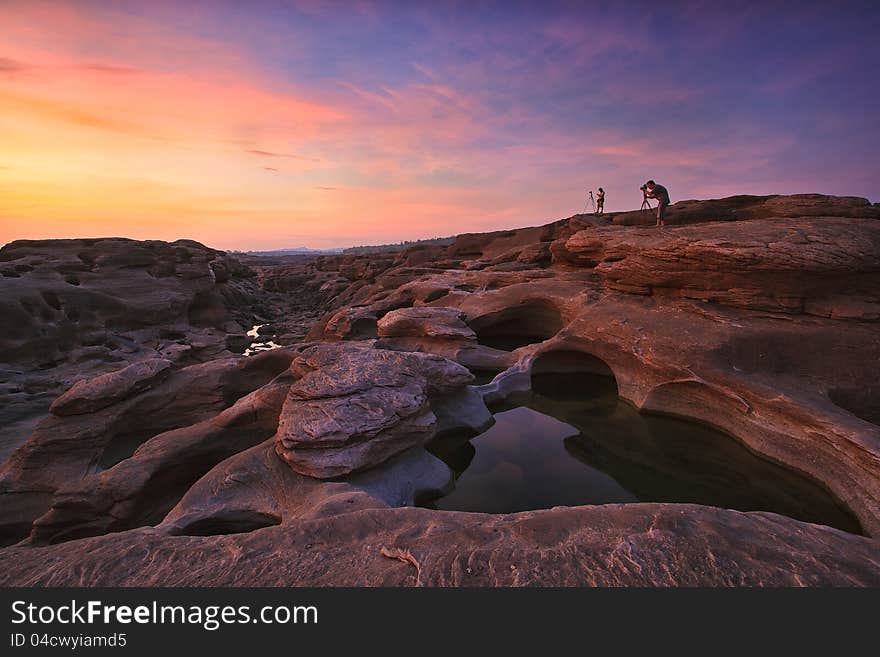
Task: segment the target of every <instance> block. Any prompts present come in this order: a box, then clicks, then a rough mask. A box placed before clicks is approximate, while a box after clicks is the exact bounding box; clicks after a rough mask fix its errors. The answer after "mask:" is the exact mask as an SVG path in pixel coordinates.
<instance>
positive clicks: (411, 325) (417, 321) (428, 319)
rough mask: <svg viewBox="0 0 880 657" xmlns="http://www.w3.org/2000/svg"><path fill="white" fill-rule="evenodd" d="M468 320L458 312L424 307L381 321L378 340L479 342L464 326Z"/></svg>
mask: <svg viewBox="0 0 880 657" xmlns="http://www.w3.org/2000/svg"><path fill="white" fill-rule="evenodd" d="M464 317H465V315H464V313H462V312H461V311H460V310H458V309H457V308H443V307H437V306H430V307H428V306H421V307H418V308H401V309H399V310H392V311H391V312H389V313H388V314H386V315H385V316H384V317H382V319H381V320H379V324H378V328H379V337H381V338H396V337H428V338H442V339H451V340H474V341H475V340H476V337H477V336H476V335H475V334H474V332H473V331H472V330H471V328H470V327H469V326H468V325H467V324H465V323H464V321H462V320H463V318H464Z"/></svg>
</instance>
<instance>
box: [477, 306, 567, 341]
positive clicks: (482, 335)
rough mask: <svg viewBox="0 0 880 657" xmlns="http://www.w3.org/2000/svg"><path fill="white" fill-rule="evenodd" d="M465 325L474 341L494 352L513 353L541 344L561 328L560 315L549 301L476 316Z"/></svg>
mask: <svg viewBox="0 0 880 657" xmlns="http://www.w3.org/2000/svg"><path fill="white" fill-rule="evenodd" d="M468 325H469V326H470V327H471V328H472V329H473V331H474V333H476V335H477V342H479V343H480V344H482V345H485V346H487V347H491V348H493V349H500V350H502V351H513V350H515V349H519V348H520V347H525V346H528V345H530V344H535V343H538V342H543V341H544V340H548V339H549V338H552V337H553V336H554V335H556V334H557V333H558V332H559V330H560V329H562V327H563V321H562V315H561V314H560V312H559V310H558V309H557V308H556V306H554V305H553V304H552V303H550V302H548V301H528V302H525V303H522V304H520V305H517V306H512V307H510V308H505V309H503V310H499V311H497V312H494V313H489V314H487V315H482V316H480V317H476V318H474V319H472V320H471V321H469V322H468Z"/></svg>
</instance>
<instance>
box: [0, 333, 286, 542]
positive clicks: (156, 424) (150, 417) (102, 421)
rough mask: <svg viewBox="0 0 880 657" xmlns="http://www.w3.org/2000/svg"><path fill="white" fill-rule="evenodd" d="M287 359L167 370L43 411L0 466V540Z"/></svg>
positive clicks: (205, 415)
mask: <svg viewBox="0 0 880 657" xmlns="http://www.w3.org/2000/svg"><path fill="white" fill-rule="evenodd" d="M292 358H293V354H292V353H290V352H287V351H285V350H281V349H276V350H273V351H271V352H264V353H263V354H259V355H257V356H253V357H250V358H240V357H239V358H229V359H219V360H215V361H211V362H210V363H205V364H200V365H192V366H189V367H185V368H182V369H179V370H169V375H168V376H167V377H166V378H165V379H164V380H163V381H161V382H159V383H157V384H156V385H155V386H153V387H151V388H149V389H146V390H144V391H142V392H140V393H139V394H137V395H134V396H131V397H129V398H127V399H124V400H122V401H119V402H117V403H115V404H113V405H110V406H107V407H105V408H101V409H99V410H96V411H94V412H92V413H84V414H81V415H67V416H56V415H51V416H49V417H48V418H46V419H45V420H43V421H42V422H41V423H40V424H39V425H38V426H37V427H36V429H35V430H34V432H33V434H32V435H31V436H30V437H29V438H28V440H27V441H26V442H25V443H24V444H23V445H21V447H19V448H18V449H17V450H16V451H15V452H14V453H13V454H12V455H11V456H10V458H9V460H8V461H6V463H5V464H4V465H3V466H2V468H0V542H3V543H9V542H12V541H15V540H19V539H21V538H23V537H24V536H25V535H27V534H28V533H29V531H30V525H31V523H32V521H33V520H34V519H36V518H37V517H39V516H41V515H42V514H44V513H45V512H46V511H47V510H48V508H49V506H50V505H51V501H52V496H53V494H54V492H55V491H56V490H57V489H59V488H62V487H64V486H67V485H72V484H74V483H75V482H79V481H81V480H83V479H84V478H86V477H88V476H89V475H93V474H96V473H99V472H101V471H103V470H106V469H108V468H112V466H114V465H115V464H117V463H119V462H120V461H124V460H125V459H127V458H129V457H130V456H131V455H132V454H133V453H134V452H135V451H136V450H137V448H138V447H139V446H140V445H141V444H142V443H144V442H146V441H147V440H148V439H150V438H152V437H153V436H156V435H158V434H161V433H164V432H166V431H170V430H172V429H177V428H180V427H186V426H189V425H192V424H196V423H199V422H202V421H204V420H210V419H212V418H214V416H216V415H217V414H218V413H220V412H221V411H222V410H223V409H224V408H226V407H228V406H230V405H232V404H233V403H234V402H235V401H236V400H238V399H239V398H240V397H242V396H244V395H246V394H248V393H250V392H252V391H253V390H256V389H257V388H260V387H261V386H263V385H264V384H266V383H268V382H269V381H270V380H271V379H272V378H273V377H275V376H276V375H277V374H279V373H280V372H283V371H284V370H285V369H286V368H287V366H289V364H290V361H291V360H292Z"/></svg>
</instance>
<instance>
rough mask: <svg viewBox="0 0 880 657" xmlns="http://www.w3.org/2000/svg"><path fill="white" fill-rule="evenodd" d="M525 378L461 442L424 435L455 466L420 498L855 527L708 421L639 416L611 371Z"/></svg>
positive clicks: (816, 489)
mask: <svg viewBox="0 0 880 657" xmlns="http://www.w3.org/2000/svg"><path fill="white" fill-rule="evenodd" d="M532 385H533V388H534V391H533V392H528V393H517V394H515V395H512V396H511V397H509V398H508V399H507V400H506V402H505V403H504V405H503V406H499V407H496V408H495V409H494V410H495V412H496V415H495V419H496V424H495V425H494V426H493V427H491V428H490V429H489V430H488V431H486V432H484V433H483V434H481V435H479V436H476V437H474V438H473V439H472V441H471V442H466V441H467V437H466V436H463V435H458V436H442V437H439V438H437V439H435V441H434V442H433V443H432V445H431V446H430V448H429V449H430V450H431V451H432V453H434V454H435V455H436V456H438V457H439V458H441V459H443V460H444V461H446V462H447V463H448V464H449V465H450V467H452V468H453V469H454V470H455V471H456V472H458V473H459V476H458V479H457V482H456V488H455V490H454V491H452V492H451V493H450V494H449V495H447V496H445V497H442V498H439V499H435V500H433V501H431V502H430V503H429V504H427V505H429V506H431V507H432V508H439V509H446V510H463V511H482V512H490V513H505V512H513V511H523V510H528V509H539V508H550V507H553V506H559V505H570V506H575V505H583V504H609V503H621V502H624V503H625V502H637V501H642V502H679V503H695V504H703V505H708V506H717V507H722V508H731V509H737V510H741V511H772V512H775V513H779V514H782V515H787V516H790V517H792V518H796V519H799V520H804V521H807V522H814V523H818V524H825V525H830V526H833V527H837V528H839V529H843V530H845V531H849V532H854V533H859V532H860V527H859V524H858V522H857V521H856V520H855V518H854V517H853V516H852V515H851V514H850V513H848V512H847V511H845V510H844V509H843V508H841V506H840V505H839V504H837V502H836V501H835V500H834V499H833V498H832V497H831V496H830V495H829V494H828V493H827V492H826V491H825V490H824V489H823V488H822V487H821V486H819V485H818V484H816V483H814V482H813V481H812V480H810V479H808V478H806V477H804V476H802V475H800V474H798V473H795V472H792V471H790V470H787V469H785V468H783V467H781V466H778V465H775V464H773V463H770V462H769V461H765V460H763V459H760V458H758V457H757V456H755V455H754V454H752V453H751V452H750V451H748V450H747V449H746V448H745V447H744V446H743V445H741V444H740V443H739V442H737V441H736V440H735V439H733V438H731V437H730V436H728V435H726V434H724V433H721V432H719V431H716V430H714V429H711V428H709V427H706V426H703V425H699V424H695V423H690V422H686V421H683V420H680V419H676V418H670V417H662V416H655V415H643V414H640V413H639V412H638V411H637V410H636V409H634V408H633V407H632V406H630V405H629V404H627V403H625V402H623V401H621V400H620V399H619V398H618V397H617V393H616V384H615V382H614V379H613V378H610V377H606V376H597V375H595V374H591V373H584V372H580V373H579V372H568V373H564V374H558V375H554V374H551V373H543V374H538V375H534V376H533V378H532ZM465 446H471V450H472V451H470V450H466V449H465Z"/></svg>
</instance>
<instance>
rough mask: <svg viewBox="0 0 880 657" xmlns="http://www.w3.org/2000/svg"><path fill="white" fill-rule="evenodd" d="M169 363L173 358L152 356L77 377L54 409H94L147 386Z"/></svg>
mask: <svg viewBox="0 0 880 657" xmlns="http://www.w3.org/2000/svg"><path fill="white" fill-rule="evenodd" d="M169 367H171V361H169V360H165V359H163V358H151V359H149V360H144V361H140V362H139V363H133V364H131V365H129V366H128V367H124V368H122V369H121V370H118V371H116V372H109V373H107V374H103V375H101V376H99V377H97V378H94V379H88V380H86V379H83V380H80V381H77V382H76V383H75V384H74V386H73V387H72V388H71V389H70V390H68V391H67V392H65V393H64V394H63V395H61V396H60V397H59V398H58V399H56V400H55V401H54V402H52V406H51V407H50V410H51V411H52V413H53V414H54V415H82V414H83V413H93V412H94V411H98V410H101V409H102V408H106V407H107V406H110V405H111V404H115V403H116V402H118V401H121V400H123V399H126V398H127V397H130V396H132V395H134V394H137V393H138V392H140V391H141V390H144V389H145V388H147V387H148V386H150V385H151V384H152V383H154V382H155V381H156V380H157V379H158V378H159V377H160V376H161V375H162V373H163V372H165V370H167V369H168V368H169Z"/></svg>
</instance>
